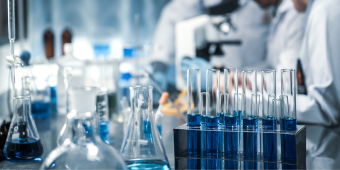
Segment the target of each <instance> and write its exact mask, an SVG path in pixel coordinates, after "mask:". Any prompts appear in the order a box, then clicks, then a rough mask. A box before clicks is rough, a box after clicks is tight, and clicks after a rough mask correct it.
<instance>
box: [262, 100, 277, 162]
mask: <svg viewBox="0 0 340 170" xmlns="http://www.w3.org/2000/svg"><path fill="white" fill-rule="evenodd" d="M268 101H271V102H268V110H269V115H270V116H267V119H266V120H262V125H263V128H264V131H265V132H266V133H263V140H262V143H263V145H262V149H263V151H262V152H263V160H265V161H271V162H276V161H277V158H278V149H277V145H278V144H279V143H280V139H279V137H280V135H278V134H277V133H276V131H275V130H276V129H277V119H276V118H279V117H280V115H281V108H282V107H281V99H275V98H274V97H273V95H269V96H268ZM272 118H273V119H272ZM274 118H275V119H274ZM279 145H280V144H279ZM277 168H278V167H277V164H276V163H267V162H264V169H277Z"/></svg>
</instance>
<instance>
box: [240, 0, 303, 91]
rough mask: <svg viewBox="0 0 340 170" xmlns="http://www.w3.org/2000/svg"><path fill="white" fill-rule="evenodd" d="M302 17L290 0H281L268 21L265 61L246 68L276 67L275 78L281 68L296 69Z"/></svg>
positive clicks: (301, 36)
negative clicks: (274, 13) (273, 15)
mask: <svg viewBox="0 0 340 170" xmlns="http://www.w3.org/2000/svg"><path fill="white" fill-rule="evenodd" d="M304 19H305V16H304V13H299V12H297V11H296V9H295V7H294V4H293V1H292V0H282V2H281V4H280V5H279V7H278V9H277V11H276V15H275V17H274V18H273V19H272V21H271V23H270V28H269V33H268V38H267V54H266V61H265V62H261V63H258V64H255V65H252V66H249V67H247V69H255V70H258V72H260V71H261V70H264V69H267V68H270V69H276V70H277V73H278V74H277V80H279V76H280V74H279V72H280V70H281V69H296V64H297V59H298V57H299V55H300V51H301V43H302V38H303V34H304V26H303V23H304ZM258 76H260V74H258ZM259 78H260V77H259ZM259 78H258V79H259ZM277 85H279V84H277ZM277 92H279V91H277Z"/></svg>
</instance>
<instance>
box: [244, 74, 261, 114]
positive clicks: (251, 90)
mask: <svg viewBox="0 0 340 170" xmlns="http://www.w3.org/2000/svg"><path fill="white" fill-rule="evenodd" d="M256 82H257V76H256V71H255V70H246V71H243V72H242V91H243V93H244V95H245V113H250V112H251V110H250V109H251V108H250V102H251V96H252V95H253V94H257V87H256V86H257V83H256ZM255 99H256V98H255ZM258 102H260V101H258V100H256V101H255V104H256V105H257V103H258Z"/></svg>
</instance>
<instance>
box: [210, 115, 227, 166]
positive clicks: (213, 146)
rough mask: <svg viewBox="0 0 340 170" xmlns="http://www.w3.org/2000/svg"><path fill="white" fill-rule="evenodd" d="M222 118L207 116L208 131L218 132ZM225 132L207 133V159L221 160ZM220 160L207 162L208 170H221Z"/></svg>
mask: <svg viewBox="0 0 340 170" xmlns="http://www.w3.org/2000/svg"><path fill="white" fill-rule="evenodd" d="M219 120H220V118H219V117H218V116H207V120H206V126H207V129H208V130H218V126H219ZM222 137H223V132H219V131H207V138H206V140H207V158H219V157H221V156H222V153H223V148H222V147H223V144H222V141H223V139H222ZM221 162H222V161H220V160H207V169H220V168H221Z"/></svg>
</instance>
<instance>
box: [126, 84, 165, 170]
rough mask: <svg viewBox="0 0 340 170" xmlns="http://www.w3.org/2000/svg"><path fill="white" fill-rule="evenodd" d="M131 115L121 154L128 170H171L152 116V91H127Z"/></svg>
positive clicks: (138, 88) (134, 89) (148, 89)
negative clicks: (128, 92)
mask: <svg viewBox="0 0 340 170" xmlns="http://www.w3.org/2000/svg"><path fill="white" fill-rule="evenodd" d="M130 101H131V107H132V115H131V116H130V120H129V124H128V131H127V134H126V136H125V139H124V141H123V144H122V148H121V154H122V156H123V158H124V160H125V163H126V165H127V167H128V168H129V169H162V170H168V169H170V166H169V161H168V158H167V156H166V153H165V149H164V146H163V142H162V140H161V137H160V135H159V132H158V129H157V127H156V124H155V120H154V117H153V114H152V110H153V108H152V87H151V86H149V87H140V86H137V87H130Z"/></svg>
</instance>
